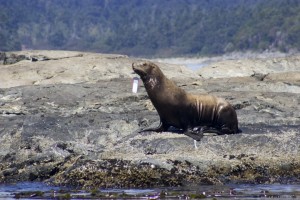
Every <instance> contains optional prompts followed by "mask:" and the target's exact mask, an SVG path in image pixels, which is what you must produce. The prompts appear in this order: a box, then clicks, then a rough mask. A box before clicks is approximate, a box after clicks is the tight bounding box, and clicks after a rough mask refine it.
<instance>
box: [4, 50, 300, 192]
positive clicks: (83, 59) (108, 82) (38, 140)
mask: <svg viewBox="0 0 300 200" xmlns="http://www.w3.org/2000/svg"><path fill="white" fill-rule="evenodd" d="M12 53H13V54H14V55H15V57H18V58H19V57H22V58H36V60H32V59H31V60H30V59H21V60H18V61H17V62H14V63H12V64H7V63H6V64H5V65H0V68H1V74H0V86H1V88H0V144H1V146H0V182H18V181H47V182H49V183H52V184H63V185H73V186H79V187H86V188H91V187H157V186H177V185H185V184H191V183H194V184H224V183H228V182H240V183H244V182H247V183H275V182H276V183H294V182H299V181H300V176H299V174H300V171H299V169H300V153H299V149H300V132H299V129H300V112H299V110H300V106H299V105H300V68H299V65H300V62H299V60H300V56H291V57H280V58H264V59H250V60H245V59H244V60H238V59H237V60H230V61H221V62H216V63H211V64H210V65H208V66H207V67H204V68H202V69H200V70H199V71H197V73H195V72H193V71H191V70H189V69H187V68H186V67H184V66H179V65H174V64H166V63H158V65H159V66H160V67H161V69H162V70H163V72H164V73H165V75H166V76H167V77H169V78H171V79H172V80H174V81H175V82H176V83H177V85H178V86H180V87H182V88H183V89H185V90H187V91H188V92H191V93H209V94H213V95H217V96H221V97H223V98H226V99H227V100H228V101H229V102H230V103H231V104H232V105H233V106H234V107H235V109H236V110H237V114H238V119H239V124H240V128H241V129H242V130H243V133H242V134H237V135H222V136H210V135H208V136H204V137H203V139H202V140H201V141H200V142H197V148H195V147H194V141H193V140H192V139H191V138H188V137H186V136H184V135H183V134H179V133H176V132H163V133H154V132H149V133H143V134H139V133H138V132H137V131H138V130H139V129H140V128H144V127H147V126H156V125H157V124H158V123H159V117H158V115H157V113H156V111H155V109H154V107H153V106H152V104H151V102H150V100H149V99H148V96H147V94H146V92H145V90H144V87H143V86H142V84H141V85H140V87H139V92H138V93H137V94H133V93H132V92H131V84H132V78H133V77H134V76H135V75H134V74H132V69H131V64H132V62H136V61H140V59H136V58H128V57H126V56H123V55H106V54H95V53H83V52H65V51H27V52H12ZM9 55H11V53H6V55H5V56H6V57H7V56H9ZM5 56H2V54H1V59H2V57H5ZM45 58H47V59H45Z"/></svg>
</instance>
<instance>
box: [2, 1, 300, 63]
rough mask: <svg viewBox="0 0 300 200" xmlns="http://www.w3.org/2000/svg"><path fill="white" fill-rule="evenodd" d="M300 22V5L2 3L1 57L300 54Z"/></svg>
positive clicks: (210, 2) (102, 2)
mask: <svg viewBox="0 0 300 200" xmlns="http://www.w3.org/2000/svg"><path fill="white" fill-rule="evenodd" d="M299 21H300V1H299V0H285V1H283V0H272V1H269V0H251V1H246V0H226V1H223V0H206V1H198V0H176V1H168V0H161V1H151V0H143V1H140V0H122V1H119V0H101V1H99V0H86V1H81V0H72V1H60V0H51V1H47V0H31V1H23V0H10V1H7V0H0V51H12V50H21V49H57V50H77V51H93V52H102V53H120V54H126V55H133V56H160V57H167V56H178V55H216V54H224V53H229V52H233V51H246V50H247V51H248V50H250V51H259V52H261V51H281V52H291V51H292V52H295V51H299V50H300V36H299V35H300V24H299Z"/></svg>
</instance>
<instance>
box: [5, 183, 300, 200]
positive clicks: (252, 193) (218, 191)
mask: <svg viewBox="0 0 300 200" xmlns="http://www.w3.org/2000/svg"><path fill="white" fill-rule="evenodd" d="M97 191H98V192H99V193H101V194H102V195H103V197H105V199H116V197H118V195H120V194H125V195H126V197H124V196H123V197H122V199H132V198H134V199H160V198H162V194H163V197H164V198H165V199H189V198H192V197H194V198H197V197H198V198H200V197H201V198H204V199H241V200H249V199H254V200H262V199H282V200H283V199H284V200H288V199H293V200H296V199H299V200H300V185H296V184H295V185H292V184H289V185H281V184H271V185H250V184H241V185H223V186H203V185H199V186H191V187H176V188H146V189H134V188H131V189H101V188H99V189H97ZM37 192H42V193H43V195H42V196H37V195H36V194H37ZM23 193H28V194H29V195H28V196H26V197H22V196H20V195H18V194H23ZM66 194H67V195H68V196H63V195H66ZM92 196H93V195H92V192H91V191H85V190H76V189H74V188H68V187H56V186H49V185H47V184H45V183H40V182H22V183H17V184H0V199H15V198H21V199H49V198H58V197H68V198H72V199H89V198H91V197H92ZM117 199H120V197H118V198H117Z"/></svg>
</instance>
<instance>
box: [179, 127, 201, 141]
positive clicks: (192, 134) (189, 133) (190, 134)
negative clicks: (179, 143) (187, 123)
mask: <svg viewBox="0 0 300 200" xmlns="http://www.w3.org/2000/svg"><path fill="white" fill-rule="evenodd" d="M183 134H184V135H186V136H188V137H191V138H193V139H194V140H196V141H200V140H201V139H202V138H203V133H198V132H193V131H191V130H189V129H187V130H186V131H184V132H183Z"/></svg>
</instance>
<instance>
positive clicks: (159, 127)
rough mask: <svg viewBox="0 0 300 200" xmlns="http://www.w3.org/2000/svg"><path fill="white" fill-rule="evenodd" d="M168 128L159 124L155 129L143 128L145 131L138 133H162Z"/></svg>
mask: <svg viewBox="0 0 300 200" xmlns="http://www.w3.org/2000/svg"><path fill="white" fill-rule="evenodd" d="M168 128H169V126H168V125H166V124H164V123H162V122H160V124H159V126H158V127H156V128H145V129H142V130H140V131H139V133H142V132H146V131H154V132H158V133H159V132H163V131H167V130H168Z"/></svg>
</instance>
